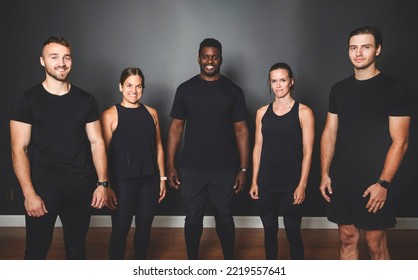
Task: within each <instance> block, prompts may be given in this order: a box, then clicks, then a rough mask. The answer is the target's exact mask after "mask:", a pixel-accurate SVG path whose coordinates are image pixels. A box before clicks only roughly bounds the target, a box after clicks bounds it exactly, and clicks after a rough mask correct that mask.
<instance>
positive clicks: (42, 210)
mask: <svg viewBox="0 0 418 280" xmlns="http://www.w3.org/2000/svg"><path fill="white" fill-rule="evenodd" d="M24 205H25V209H26V213H27V214H28V216H29V217H42V216H43V215H45V214H47V213H48V210H47V209H46V206H45V203H44V201H43V200H42V198H41V197H40V196H39V195H37V194H33V195H31V196H28V197H25V203H24Z"/></svg>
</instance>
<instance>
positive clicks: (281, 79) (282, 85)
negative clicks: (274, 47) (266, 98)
mask: <svg viewBox="0 0 418 280" xmlns="http://www.w3.org/2000/svg"><path fill="white" fill-rule="evenodd" d="M293 84H294V81H293V79H292V78H290V77H289V72H287V70H286V69H282V68H279V69H276V70H272V71H271V72H270V87H271V90H272V91H273V93H274V96H275V97H276V98H285V97H286V96H289V95H290V89H291V88H292V86H293Z"/></svg>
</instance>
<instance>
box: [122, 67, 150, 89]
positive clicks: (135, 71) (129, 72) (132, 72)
mask: <svg viewBox="0 0 418 280" xmlns="http://www.w3.org/2000/svg"><path fill="white" fill-rule="evenodd" d="M130 76H140V77H141V79H142V88H145V78H144V74H142V71H141V69H139V68H137V67H128V68H125V69H124V70H123V71H122V74H120V79H119V83H120V84H121V85H123V83H124V82H125V80H126V79H127V78H128V77H130Z"/></svg>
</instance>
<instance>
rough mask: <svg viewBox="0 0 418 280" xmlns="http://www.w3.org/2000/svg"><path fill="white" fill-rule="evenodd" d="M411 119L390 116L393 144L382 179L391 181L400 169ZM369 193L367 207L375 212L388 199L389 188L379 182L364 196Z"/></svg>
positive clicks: (406, 145)
mask: <svg viewBox="0 0 418 280" xmlns="http://www.w3.org/2000/svg"><path fill="white" fill-rule="evenodd" d="M410 121H411V118H410V117H389V132H390V136H391V138H392V144H391V146H390V148H389V150H388V152H387V154H386V159H385V164H384V166H383V170H382V173H381V175H380V178H381V179H382V180H385V181H388V182H391V181H392V179H393V177H394V176H395V174H396V172H397V171H398V169H399V166H400V164H401V162H402V159H403V157H404V155H405V152H406V150H407V149H408V142H409V124H410ZM368 195H370V198H369V201H368V203H367V205H366V208H367V209H369V212H374V213H375V212H377V211H378V210H379V209H382V207H383V205H384V203H385V201H386V197H387V190H386V189H385V188H383V187H382V186H380V185H379V184H373V185H371V186H370V187H368V188H367V189H366V191H365V192H364V194H363V196H364V197H366V196H368Z"/></svg>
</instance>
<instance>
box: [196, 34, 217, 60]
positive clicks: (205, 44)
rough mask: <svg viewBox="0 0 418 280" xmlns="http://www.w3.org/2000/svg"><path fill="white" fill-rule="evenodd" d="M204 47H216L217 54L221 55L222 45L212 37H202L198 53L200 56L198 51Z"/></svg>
mask: <svg viewBox="0 0 418 280" xmlns="http://www.w3.org/2000/svg"><path fill="white" fill-rule="evenodd" d="M206 47H212V48H217V49H218V50H219V55H220V56H222V45H221V43H220V42H219V41H218V40H216V39H214V38H206V39H204V40H203V41H202V42H201V43H200V46H199V53H198V55H199V56H200V52H201V51H202V49H203V48H206Z"/></svg>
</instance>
